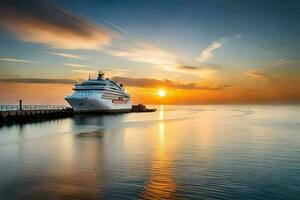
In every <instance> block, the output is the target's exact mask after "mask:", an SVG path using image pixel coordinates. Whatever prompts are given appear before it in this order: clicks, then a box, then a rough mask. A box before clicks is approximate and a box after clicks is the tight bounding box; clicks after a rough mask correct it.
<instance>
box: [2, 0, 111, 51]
mask: <svg viewBox="0 0 300 200" xmlns="http://www.w3.org/2000/svg"><path fill="white" fill-rule="evenodd" d="M0 24H1V26H2V27H4V28H5V29H6V30H9V31H11V32H12V33H14V34H15V35H16V36H17V37H18V38H20V39H21V40H24V41H28V42H34V43H41V44H45V45H48V46H49V47H54V48H62V49H98V48H99V47H100V46H102V45H105V44H108V43H109V42H110V40H111V36H110V34H109V33H108V31H107V30H105V29H104V28H103V27H100V26H96V25H95V24H92V23H91V22H89V21H87V20H85V19H82V18H80V17H79V16H77V15H75V14H74V13H71V12H69V11H67V10H64V9H62V8H60V7H59V6H56V5H55V4H53V3H49V2H47V1H38V0H32V1H31V3H28V2H27V1H19V2H18V3H14V1H13V2H10V1H4V2H1V4H0Z"/></svg>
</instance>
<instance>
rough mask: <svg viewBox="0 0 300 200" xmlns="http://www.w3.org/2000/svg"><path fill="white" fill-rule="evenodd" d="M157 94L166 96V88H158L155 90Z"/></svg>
mask: <svg viewBox="0 0 300 200" xmlns="http://www.w3.org/2000/svg"><path fill="white" fill-rule="evenodd" d="M157 95H158V96H160V97H165V96H166V90H164V89H159V90H158V91H157Z"/></svg>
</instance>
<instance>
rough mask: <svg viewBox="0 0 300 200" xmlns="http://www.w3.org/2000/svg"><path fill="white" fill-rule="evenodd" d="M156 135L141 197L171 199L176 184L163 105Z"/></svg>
mask: <svg viewBox="0 0 300 200" xmlns="http://www.w3.org/2000/svg"><path fill="white" fill-rule="evenodd" d="M159 117H160V120H161V121H160V122H159V124H158V134H157V135H158V136H157V137H156V140H155V146H156V148H155V151H154V153H153V156H152V160H151V164H150V178H149V181H148V183H147V184H146V187H145V190H144V191H143V193H142V195H141V198H142V199H173V198H174V197H173V196H174V193H175V191H176V185H175V182H174V180H173V160H172V148H171V146H170V143H168V134H167V128H166V127H165V122H164V109H163V105H161V107H160V113H159Z"/></svg>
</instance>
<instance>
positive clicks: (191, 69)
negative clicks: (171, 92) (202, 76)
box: [176, 65, 219, 73]
mask: <svg viewBox="0 0 300 200" xmlns="http://www.w3.org/2000/svg"><path fill="white" fill-rule="evenodd" d="M176 69H177V70H182V71H187V72H192V73H195V72H201V71H202V72H203V71H211V72H217V71H219V68H218V67H215V66H192V65H178V66H177V67H176Z"/></svg>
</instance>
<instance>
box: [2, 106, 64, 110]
mask: <svg viewBox="0 0 300 200" xmlns="http://www.w3.org/2000/svg"><path fill="white" fill-rule="evenodd" d="M67 108H69V107H67V106H65V105H22V108H21V109H20V106H19V105H0V111H16V110H63V109H67Z"/></svg>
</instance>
